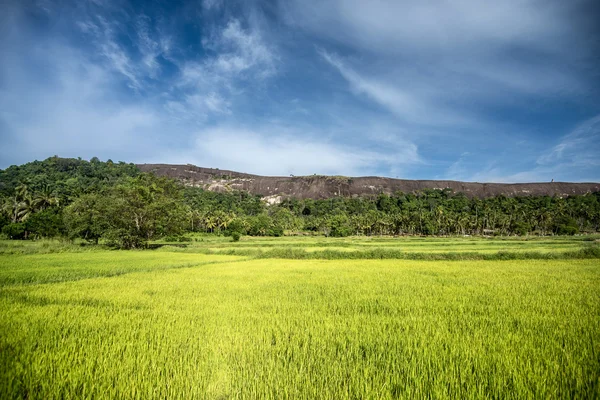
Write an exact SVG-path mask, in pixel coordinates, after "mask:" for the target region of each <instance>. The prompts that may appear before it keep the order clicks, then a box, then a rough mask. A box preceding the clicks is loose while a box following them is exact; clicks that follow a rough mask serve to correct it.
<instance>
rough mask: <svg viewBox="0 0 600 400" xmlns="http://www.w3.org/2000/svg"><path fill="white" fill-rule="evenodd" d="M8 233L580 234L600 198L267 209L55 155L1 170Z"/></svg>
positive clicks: (107, 238)
mask: <svg viewBox="0 0 600 400" xmlns="http://www.w3.org/2000/svg"><path fill="white" fill-rule="evenodd" d="M0 202H1V204H2V212H1V213H0V229H1V231H2V234H3V235H4V236H5V237H7V238H12V239H30V238H41V237H66V238H70V239H83V240H85V241H89V242H92V243H98V242H103V243H106V244H111V245H115V246H118V247H122V248H138V247H143V246H145V245H146V244H147V243H148V242H149V241H152V240H156V239H160V238H162V239H169V240H178V238H181V237H182V235H185V234H187V233H191V232H204V233H214V234H224V235H230V236H233V238H234V239H237V238H239V237H240V235H252V236H282V235H284V234H317V235H324V236H334V237H345V236H350V235H365V236H373V235H557V234H558V235H572V234H576V233H593V232H597V231H598V230H599V226H600V192H595V193H589V194H585V195H573V196H569V197H566V198H562V197H549V196H528V197H510V198H509V197H505V196H495V197H491V198H487V199H479V198H469V197H467V196H466V195H465V194H463V193H454V192H452V191H451V190H448V189H446V190H434V189H428V190H423V191H420V192H417V193H402V192H397V193H394V194H392V195H388V194H384V193H380V194H377V195H373V196H363V197H343V196H337V197H334V198H330V199H323V200H313V199H296V198H286V199H284V200H283V201H282V202H281V203H280V204H275V205H267V204H266V203H265V202H264V201H262V200H261V197H260V196H258V195H252V194H249V193H248V192H245V191H236V190H232V191H229V192H222V193H217V192H211V191H207V190H204V189H202V188H199V187H184V186H183V185H182V184H181V183H179V182H178V181H175V180H173V179H169V178H166V177H162V178H159V177H156V176H155V175H152V174H149V173H142V172H140V170H139V169H138V168H137V167H136V166H135V165H133V164H127V163H124V162H119V163H114V162H112V161H110V160H109V161H107V162H102V161H100V160H98V159H97V158H93V159H92V160H90V161H86V160H81V159H64V158H59V157H56V156H55V157H51V158H48V159H46V160H44V161H34V162H31V163H27V164H24V165H21V166H12V167H9V168H7V169H6V170H4V171H0Z"/></svg>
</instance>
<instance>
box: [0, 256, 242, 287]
mask: <svg viewBox="0 0 600 400" xmlns="http://www.w3.org/2000/svg"><path fill="white" fill-rule="evenodd" d="M239 259H241V258H240V257H236V256H212V255H203V254H186V253H173V252H172V253H168V252H156V251H149V250H148V251H118V250H115V251H108V250H104V251H90V252H85V253H77V252H69V253H59V254H32V255H11V254H0V265H1V267H0V285H5V284H11V283H47V282H58V281H69V280H76V279H84V278H92V277H98V276H114V275H121V274H126V273H131V272H135V271H152V270H157V269H170V268H182V267H191V266H197V265H202V264H207V263H213V262H226V261H234V260H239Z"/></svg>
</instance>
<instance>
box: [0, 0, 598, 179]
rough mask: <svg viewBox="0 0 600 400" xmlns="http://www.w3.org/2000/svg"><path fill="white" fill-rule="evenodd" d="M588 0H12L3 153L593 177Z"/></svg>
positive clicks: (0, 32)
mask: <svg viewBox="0 0 600 400" xmlns="http://www.w3.org/2000/svg"><path fill="white" fill-rule="evenodd" d="M595 3H597V1H594V0H589V1H585V0H569V1H564V0H544V1H540V0H505V1H500V2H484V1H480V0H455V1H435V0H423V1H408V0H407V1H402V0H396V1H391V0H388V1H386V0H377V1H369V2H366V1H363V0H344V1H342V0H285V1H283V0H282V1H251V0H247V1H239V2H238V1H224V0H204V1H201V0H196V1H169V2H166V1H165V2H161V1H145V2H142V1H119V0H78V1H71V0H56V1H50V0H8V1H4V2H2V3H1V4H0V55H1V59H2V60H1V63H0V140H1V142H0V143H1V146H0V168H5V167H7V166H9V165H12V164H22V163H25V162H28V161H32V160H34V159H45V158H47V157H49V156H52V155H55V154H57V155H59V156H63V157H78V156H80V157H82V158H85V159H89V158H91V157H94V156H96V157H99V158H100V159H102V160H106V159H109V158H110V159H112V160H114V161H118V160H123V161H127V162H140V163H144V162H147V163H155V162H165V163H182V164H185V163H191V164H196V165H199V166H205V167H216V168H221V169H232V170H238V171H243V172H249V173H256V174H265V175H282V176H287V175H289V174H294V175H308V174H314V173H316V174H340V175H349V176H362V175H383V176H390V177H400V178H406V179H452V180H467V181H479V182H483V181H499V182H528V181H550V180H551V179H554V180H555V181H595V182H598V181H600V157H598V155H599V154H600V68H598V66H599V65H600V23H599V22H598V21H600V7H599V6H598V5H597V4H595Z"/></svg>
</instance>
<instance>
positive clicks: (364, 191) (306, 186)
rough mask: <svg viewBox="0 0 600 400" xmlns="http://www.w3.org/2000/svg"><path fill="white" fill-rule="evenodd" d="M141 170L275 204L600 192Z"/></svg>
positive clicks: (181, 168) (154, 167)
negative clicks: (431, 194) (401, 195)
mask: <svg viewBox="0 0 600 400" xmlns="http://www.w3.org/2000/svg"><path fill="white" fill-rule="evenodd" d="M137 167H138V168H140V170H141V171H143V172H152V173H154V174H156V175H158V176H168V177H170V178H175V179H178V180H180V181H182V182H184V183H185V184H186V185H190V186H200V187H203V188H205V189H207V190H212V191H229V190H246V191H248V192H250V193H254V194H260V195H262V196H265V197H270V198H271V199H272V200H273V201H278V200H279V199H280V198H281V197H296V198H302V199H304V198H313V199H324V198H330V197H335V196H362V195H376V194H379V193H388V194H391V193H394V192H397V191H402V192H405V193H410V192H416V191H419V190H423V189H446V188H448V189H452V190H453V191H454V192H455V193H458V192H463V193H465V194H466V195H467V196H469V197H480V198H485V197H492V196H497V195H500V194H503V195H505V196H509V197H513V196H530V195H534V196H541V195H548V196H554V195H558V196H568V195H573V194H585V193H589V192H597V191H600V183H567V182H545V183H512V184H507V183H477V182H458V181H431V180H407V179H392V178H380V177H374V176H366V177H358V178H351V177H345V176H323V175H312V176H290V177H279V176H259V175H251V174H244V173H240V172H234V171H227V170H220V169H215V168H201V167H196V166H195V165H191V164H187V165H171V164H138V165H137Z"/></svg>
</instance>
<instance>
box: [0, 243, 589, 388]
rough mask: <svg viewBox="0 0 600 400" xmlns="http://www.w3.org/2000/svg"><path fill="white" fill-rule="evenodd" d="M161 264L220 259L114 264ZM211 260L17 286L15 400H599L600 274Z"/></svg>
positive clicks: (0, 362) (2, 346) (570, 267)
mask: <svg viewBox="0 0 600 400" xmlns="http://www.w3.org/2000/svg"><path fill="white" fill-rule="evenodd" d="M146 254H149V255H150V256H151V257H158V258H160V257H165V258H164V259H163V260H169V259H171V260H173V261H172V263H171V264H169V265H178V266H181V265H183V264H185V263H186V262H190V263H192V262H194V261H190V259H184V258H180V257H181V256H190V257H199V259H201V257H207V256H203V255H198V254H187V253H181V252H180V251H178V252H171V251H169V250H168V249H163V250H162V251H154V252H108V251H103V252H99V254H98V256H105V257H106V260H107V262H108V263H110V259H111V258H112V257H122V258H121V261H120V262H122V263H123V264H122V265H123V266H125V264H126V262H125V261H123V260H125V259H127V258H128V257H132V258H131V260H132V265H134V264H135V265H142V264H144V263H147V264H148V265H150V264H151V263H152V261H149V260H151V258H148V259H146V260H145V261H143V256H144V255H146ZM74 256H77V257H80V260H79V269H81V270H85V269H86V268H88V266H89V262H88V260H89V258H88V257H90V255H89V254H87V253H80V254H75V255H74ZM94 256H96V255H95V254H94ZM11 257H13V261H12V263H13V265H17V264H19V265H22V266H23V267H22V268H24V269H26V267H24V266H25V265H26V264H27V263H26V262H25V261H23V262H21V260H31V257H29V256H18V255H14V256H11ZM44 257H47V256H44ZM44 257H42V259H43V258H44ZM208 257H210V258H208V259H205V260H207V262H209V261H212V262H213V263H205V264H202V265H197V266H192V267H190V268H170V269H155V270H152V271H145V272H139V271H137V272H136V271H135V270H132V271H131V273H127V274H123V275H118V276H112V277H104V276H102V277H98V278H89V279H80V280H73V281H64V282H55V283H46V284H20V283H16V282H17V281H18V280H15V281H14V282H11V281H3V282H2V286H1V289H0V398H40V399H57V398H139V399H152V398H161V399H162V398H170V399H171V398H181V399H191V398H209V399H212V398H214V399H224V398H249V399H256V398H271V399H285V398H290V399H302V398H306V399H314V398H327V399H345V398H359V399H363V398H367V399H368V398H371V399H385V398H427V397H429V398H488V397H491V398H514V399H521V398H597V397H599V396H600V375H599V371H600V290H599V289H600V265H599V262H598V260H550V261H549V260H513V261H410V260H336V261H328V260H280V259H253V260H247V261H239V260H238V261H236V262H234V261H231V260H229V259H227V258H226V257H223V256H208ZM60 260H62V261H59V259H58V258H56V259H55V260H54V261H55V262H54V264H53V265H54V267H56V268H59V267H60V266H61V265H62V264H61V262H62V263H64V265H69V266H72V265H73V263H74V262H75V260H76V258H73V259H65V258H63V259H60ZM95 260H99V258H97V259H95ZM133 260H136V262H135V263H134V262H133ZM3 261H4V262H5V261H6V259H4V260H3ZM220 261H223V262H220ZM4 262H3V264H2V269H3V270H4V265H5V263H4ZM165 262H166V261H165ZM136 263H139V264H136ZM157 263H158V264H160V263H159V262H158V261H157ZM158 264H152V265H154V266H156V265H158ZM28 265H30V268H29V269H30V270H31V271H32V273H33V274H35V272H36V268H37V267H36V265H40V264H36V263H34V262H30V263H29V264H28ZM165 265H166V264H165ZM73 268H76V267H73ZM153 268H154V267H149V268H147V269H153ZM159 268H162V267H159ZM100 275H102V273H100ZM80 277H81V276H80ZM80 277H79V278H80ZM79 278H77V279H79Z"/></svg>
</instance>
